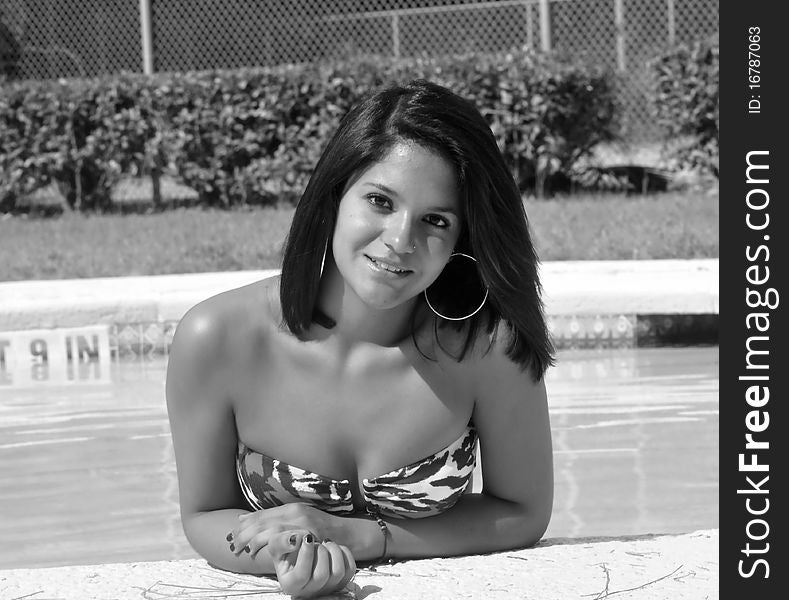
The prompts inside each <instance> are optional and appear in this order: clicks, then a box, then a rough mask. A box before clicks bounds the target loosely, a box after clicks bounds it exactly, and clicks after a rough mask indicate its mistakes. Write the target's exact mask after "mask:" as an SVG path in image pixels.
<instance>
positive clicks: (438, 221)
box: [425, 215, 449, 227]
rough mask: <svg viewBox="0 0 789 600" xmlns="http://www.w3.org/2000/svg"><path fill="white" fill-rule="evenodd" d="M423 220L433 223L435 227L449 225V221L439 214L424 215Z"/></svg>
mask: <svg viewBox="0 0 789 600" xmlns="http://www.w3.org/2000/svg"><path fill="white" fill-rule="evenodd" d="M425 221H427V222H428V223H430V224H431V225H434V226H435V227H449V221H447V220H446V219H445V218H444V217H442V216H441V215H428V216H426V217H425Z"/></svg>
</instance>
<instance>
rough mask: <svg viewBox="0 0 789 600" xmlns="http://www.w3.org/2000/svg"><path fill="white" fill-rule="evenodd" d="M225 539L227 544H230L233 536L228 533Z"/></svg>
mask: <svg viewBox="0 0 789 600" xmlns="http://www.w3.org/2000/svg"><path fill="white" fill-rule="evenodd" d="M225 539H226V540H227V541H228V542H232V541H233V534H232V533H228V534H227V537H226V538H225Z"/></svg>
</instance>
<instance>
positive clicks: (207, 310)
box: [169, 276, 281, 370]
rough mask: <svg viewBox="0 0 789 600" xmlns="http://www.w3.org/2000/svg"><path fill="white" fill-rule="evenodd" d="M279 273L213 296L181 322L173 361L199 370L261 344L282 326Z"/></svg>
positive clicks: (175, 340)
mask: <svg viewBox="0 0 789 600" xmlns="http://www.w3.org/2000/svg"><path fill="white" fill-rule="evenodd" d="M279 306H280V303H279V277H278V276H277V277H270V278H267V279H264V280H261V281H257V282H254V283H252V284H249V285H245V286H243V287H239V288H235V289H232V290H228V291H226V292H222V293H220V294H216V295H215V296H211V297H210V298H207V299H206V300H203V301H202V302H199V303H198V304H196V305H195V306H193V307H192V308H190V309H189V310H188V311H187V312H186V313H185V314H184V316H183V317H182V318H181V319H180V321H179V322H178V326H177V327H176V330H175V335H174V336H173V341H172V344H171V347H170V352H169V354H170V359H169V360H170V362H171V363H172V362H175V363H186V365H191V366H192V367H194V368H195V369H197V370H202V369H204V368H205V367H209V366H210V367H211V369H212V370H214V369H215V368H216V367H217V366H220V365H222V364H232V362H233V360H234V357H237V356H238V355H239V353H240V352H244V351H246V350H247V349H248V348H249V347H250V345H254V346H256V347H260V342H261V341H265V339H266V338H269V337H270V336H271V335H272V333H273V332H274V331H275V330H276V329H277V328H278V327H279V323H280V321H281V310H280V308H279Z"/></svg>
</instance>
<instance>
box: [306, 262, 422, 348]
mask: <svg viewBox="0 0 789 600" xmlns="http://www.w3.org/2000/svg"><path fill="white" fill-rule="evenodd" d="M416 302H417V299H416V298H413V299H411V300H409V301H408V302H404V303H403V304H400V305H398V306H396V307H394V308H389V309H376V308H372V307H370V306H368V305H366V304H365V303H364V302H362V301H361V300H360V299H359V297H358V296H357V295H356V294H355V293H354V292H353V291H352V290H351V289H349V288H348V286H347V285H346V283H345V280H344V279H343V278H342V276H341V275H340V273H339V271H338V270H337V267H336V266H335V265H334V261H330V260H328V258H327V260H326V264H325V267H324V272H323V277H322V278H321V286H320V291H319V292H318V301H317V304H316V307H315V308H316V312H318V314H319V316H318V320H317V321H315V322H316V323H317V324H318V325H320V326H321V327H324V328H326V325H330V324H331V323H330V322H323V323H321V322H319V321H322V320H323V319H322V318H321V316H325V317H328V319H329V320H330V321H333V322H334V327H331V328H330V335H332V336H336V338H337V339H338V341H339V342H340V343H341V344H343V345H347V346H349V347H350V346H352V345H355V344H357V343H359V342H366V343H371V344H376V345H378V346H396V345H398V344H399V343H400V342H401V341H402V340H403V339H405V338H406V337H408V336H409V335H410V334H411V328H412V315H413V311H414V308H415V306H416ZM321 313H322V315H321Z"/></svg>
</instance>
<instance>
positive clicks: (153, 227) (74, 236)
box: [0, 192, 718, 281]
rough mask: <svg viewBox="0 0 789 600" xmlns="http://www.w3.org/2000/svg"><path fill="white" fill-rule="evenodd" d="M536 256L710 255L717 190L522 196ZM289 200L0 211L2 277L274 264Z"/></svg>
mask: <svg viewBox="0 0 789 600" xmlns="http://www.w3.org/2000/svg"><path fill="white" fill-rule="evenodd" d="M525 205H526V211H527V214H528V216H529V221H530V223H531V227H532V231H533V235H534V237H535V243H536V245H537V250H538V253H539V255H540V258H541V259H542V260H543V261H551V260H608V259H662V258H712V257H717V256H718V196H717V194H704V193H676V192H672V193H665V194H658V195H650V196H629V197H626V196H619V195H616V196H615V195H608V196H606V195H599V196H592V195H585V196H577V197H570V198H562V199H554V200H533V199H527V200H526V202H525ZM292 216H293V209H292V208H257V209H239V210H231V211H219V210H205V209H199V208H191V209H178V210H172V211H167V212H162V213H157V214H148V215H133V214H132V215H94V216H85V215H77V214H65V215H63V216H61V217H57V218H48V219H44V218H22V217H8V216H7V217H4V218H3V219H0V256H2V261H1V262H0V281H17V280H25V279H70V278H79V277H114V276H123V275H162V274H169V273H197V272H211V271H234V270H243V269H265V268H272V267H279V261H280V251H281V247H282V242H283V240H284V239H285V235H286V233H287V229H288V227H289V225H290V221H291V218H292Z"/></svg>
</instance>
